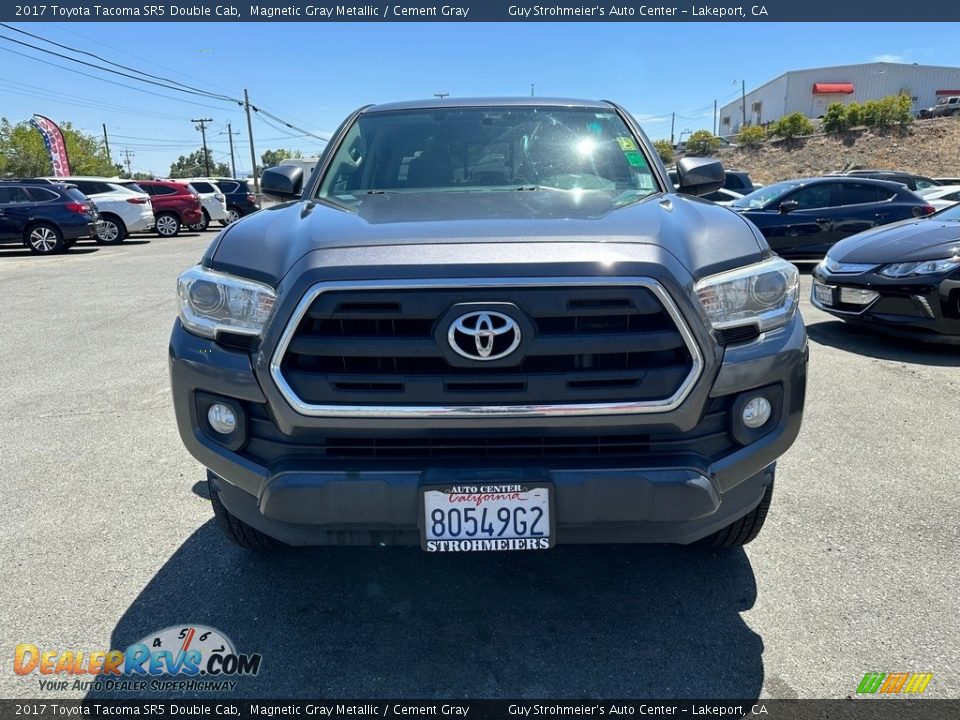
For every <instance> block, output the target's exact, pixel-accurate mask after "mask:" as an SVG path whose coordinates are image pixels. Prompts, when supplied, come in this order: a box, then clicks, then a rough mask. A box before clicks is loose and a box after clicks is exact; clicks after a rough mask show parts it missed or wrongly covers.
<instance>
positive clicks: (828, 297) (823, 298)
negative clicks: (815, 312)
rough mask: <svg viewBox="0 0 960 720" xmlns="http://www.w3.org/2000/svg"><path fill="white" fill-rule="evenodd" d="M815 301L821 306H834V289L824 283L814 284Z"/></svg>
mask: <svg viewBox="0 0 960 720" xmlns="http://www.w3.org/2000/svg"><path fill="white" fill-rule="evenodd" d="M813 299H814V300H816V301H817V302H818V303H820V304H821V305H833V288H832V287H831V286H830V285H824V284H823V283H818V282H814V283H813Z"/></svg>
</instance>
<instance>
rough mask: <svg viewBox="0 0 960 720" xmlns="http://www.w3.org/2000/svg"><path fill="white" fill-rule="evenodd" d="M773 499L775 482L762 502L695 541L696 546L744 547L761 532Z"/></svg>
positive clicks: (766, 492) (769, 486)
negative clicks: (719, 528)
mask: <svg viewBox="0 0 960 720" xmlns="http://www.w3.org/2000/svg"><path fill="white" fill-rule="evenodd" d="M772 499H773V482H772V481H771V482H770V484H769V485H768V486H767V489H766V491H764V493H763V498H762V499H761V500H760V504H759V505H757V506H756V507H755V508H754V509H753V510H751V511H750V512H748V513H747V514H746V515H744V516H743V517H742V518H740V519H739V520H736V521H734V522H732V523H730V524H729V525H727V526H726V527H725V528H723V529H721V530H717V532H715V533H713V535H707V537H705V538H703V540H700V541H698V542H697V543H695V546H696V547H701V548H709V549H719V548H732V547H742V546H743V545H746V544H747V543H749V542H750V541H751V540H753V539H755V538H756V537H757V535H759V534H760V530H761V528H763V523H764V521H765V520H766V519H767V513H768V512H769V511H770V502H771V501H772Z"/></svg>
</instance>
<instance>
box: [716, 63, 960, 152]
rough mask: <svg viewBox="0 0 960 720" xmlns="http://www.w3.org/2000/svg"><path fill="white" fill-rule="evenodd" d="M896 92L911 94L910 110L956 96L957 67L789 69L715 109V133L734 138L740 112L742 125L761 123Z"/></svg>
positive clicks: (814, 113) (813, 114) (881, 65)
mask: <svg viewBox="0 0 960 720" xmlns="http://www.w3.org/2000/svg"><path fill="white" fill-rule="evenodd" d="M900 94H903V95H909V96H910V100H911V101H912V103H913V110H914V112H916V111H917V110H919V109H920V108H925V107H930V106H931V105H933V104H934V103H936V101H937V98H938V97H941V96H943V95H960V68H956V67H941V66H936V65H917V64H913V65H908V64H905V63H887V62H874V63H863V64H862V65H838V66H836V67H823V68H812V69H810V70H791V71H790V72H786V73H784V74H783V75H781V76H780V77H778V78H775V79H773V80H770V81H769V82H767V83H765V84H763V85H761V86H760V87H758V88H757V89H756V90H752V91H750V92H748V93H747V94H746V98H737V99H736V100H734V101H733V102H731V103H728V104H727V105H724V106H723V107H722V108H720V113H719V115H720V117H719V127H718V133H719V134H720V135H734V134H736V133H737V132H738V131H739V130H740V126H741V125H742V124H743V122H744V113H743V111H744V109H745V110H746V121H747V123H749V124H751V125H764V124H766V123H771V122H774V121H776V120H779V119H780V118H781V117H783V116H784V115H790V114H791V113H795V112H799V113H803V114H804V115H806V116H807V117H809V118H818V117H821V116H822V115H823V114H824V113H825V112H826V110H827V106H829V105H831V104H832V103H835V102H842V103H851V102H857V103H862V102H865V101H866V100H879V99H880V98H883V97H886V96H887V95H900ZM744 100H745V102H744Z"/></svg>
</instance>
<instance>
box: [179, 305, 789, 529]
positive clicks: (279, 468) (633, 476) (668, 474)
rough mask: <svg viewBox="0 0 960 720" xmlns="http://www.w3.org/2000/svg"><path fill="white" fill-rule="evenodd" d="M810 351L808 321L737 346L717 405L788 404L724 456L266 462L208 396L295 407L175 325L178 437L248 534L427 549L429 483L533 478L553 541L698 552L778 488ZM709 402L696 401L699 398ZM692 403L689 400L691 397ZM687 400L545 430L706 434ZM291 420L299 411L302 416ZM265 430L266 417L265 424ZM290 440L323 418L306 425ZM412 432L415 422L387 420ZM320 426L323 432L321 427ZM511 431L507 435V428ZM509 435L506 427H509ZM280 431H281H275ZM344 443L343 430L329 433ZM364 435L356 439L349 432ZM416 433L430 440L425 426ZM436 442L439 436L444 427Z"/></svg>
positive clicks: (710, 382) (715, 382)
mask: <svg viewBox="0 0 960 720" xmlns="http://www.w3.org/2000/svg"><path fill="white" fill-rule="evenodd" d="M807 356H808V350H807V341H806V334H805V331H804V328H803V321H802V319H801V318H800V316H799V315H797V316H796V317H795V318H794V320H793V321H792V322H791V323H790V324H789V325H788V326H786V327H784V328H781V329H779V330H776V331H773V332H770V333H766V334H765V335H763V336H761V337H760V338H759V339H757V340H755V341H753V342H750V343H746V344H742V345H739V346H730V347H727V348H726V349H725V350H724V352H723V361H722V364H721V365H720V367H719V370H718V371H717V372H716V374H715V375H711V376H710V377H704V378H701V381H700V382H701V383H706V385H707V387H706V388H705V390H708V391H709V395H710V397H713V398H724V397H733V396H736V395H738V394H739V393H743V392H746V391H749V390H751V389H754V388H761V387H766V386H776V387H778V388H780V391H781V392H782V395H781V396H780V397H781V398H782V401H781V403H780V405H779V407H778V413H777V415H776V416H775V418H774V419H773V420H771V421H770V426H769V429H768V430H767V431H766V432H765V433H764V434H762V435H761V436H760V437H758V438H757V439H755V440H753V441H752V442H747V444H745V445H736V446H735V447H733V448H731V450H730V452H728V453H726V454H724V455H723V456H722V457H713V458H709V459H708V458H704V457H700V456H696V455H690V454H687V455H679V456H677V455H669V456H668V455H650V454H647V455H644V456H642V457H639V456H638V457H635V458H631V457H617V458H612V459H600V458H596V459H594V458H583V459H577V460H569V459H566V460H556V459H555V460H542V459H541V460H535V459H532V458H520V459H514V458H511V457H504V458H502V459H500V458H487V459H486V460H485V461H482V462H463V461H459V462H457V461H450V460H446V461H444V460H433V459H422V460H416V459H413V460H408V461H402V462H399V461H385V460H377V459H374V458H370V459H366V458H355V459H326V458H318V457H316V456H311V455H310V453H309V448H303V447H301V448H300V452H299V453H296V452H291V454H290V455H289V457H285V458H280V459H277V460H274V461H271V462H269V463H259V462H256V461H254V460H253V459H251V457H250V455H249V454H247V453H246V452H245V450H244V448H243V445H242V443H241V444H240V445H239V446H237V445H236V443H234V444H233V446H234V447H235V449H230V448H228V447H226V446H225V445H224V444H223V443H222V442H220V441H218V440H216V439H214V434H213V433H211V432H210V431H209V430H208V429H205V427H204V420H203V417H202V415H203V414H202V413H201V412H199V411H198V400H197V398H198V393H199V394H200V395H201V396H204V394H206V395H207V396H209V395H214V396H218V397H221V398H225V399H227V400H233V401H236V403H237V406H238V407H239V408H242V407H243V406H244V405H245V404H248V403H250V404H255V405H257V406H259V407H266V408H268V411H267V413H268V414H269V415H271V416H273V415H274V414H275V413H276V414H277V415H282V416H283V417H284V418H285V419H287V420H289V418H290V417H291V409H290V408H289V407H273V406H272V405H271V404H270V403H269V402H268V397H272V398H275V397H276V391H275V390H276V389H275V388H268V389H267V390H268V392H266V393H265V392H264V388H262V387H261V385H260V381H259V379H258V375H257V374H256V373H255V372H254V367H253V363H252V362H251V356H250V354H249V353H245V352H239V351H232V350H228V349H224V348H222V347H221V346H220V345H218V344H217V343H215V342H213V341H210V340H206V339H203V338H199V337H197V336H195V335H192V334H190V333H188V332H187V331H185V330H184V329H183V327H182V326H181V325H180V323H179V321H178V322H177V323H176V324H175V326H174V329H173V333H172V336H171V340H170V373H171V382H172V387H173V397H174V407H175V410H176V416H177V422H178V427H179V430H180V434H181V437H182V438H183V441H184V443H185V444H186V446H187V448H188V449H189V451H190V452H191V454H193V456H194V457H196V458H197V459H198V460H199V461H200V462H201V463H203V464H204V465H205V466H206V467H207V468H208V470H209V477H210V480H211V483H212V484H213V486H214V488H215V489H216V491H217V492H218V493H219V494H220V498H221V500H222V501H223V504H224V505H225V506H226V508H227V509H228V510H229V511H230V512H231V513H233V514H234V515H236V516H237V517H239V518H240V519H241V520H243V521H244V522H246V523H247V524H249V525H251V526H253V527H255V528H257V529H259V530H261V531H262V532H265V533H266V534H268V535H271V536H273V537H276V538H278V539H280V540H282V541H284V542H287V543H289V544H292V545H323V544H376V543H385V544H410V545H416V544H419V538H420V534H419V528H418V518H419V507H418V502H419V489H420V488H421V486H424V485H436V484H438V483H441V484H442V483H458V482H465V481H471V482H477V481H488V480H489V481H502V480H517V479H528V480H536V481H537V482H545V483H547V484H549V485H550V486H551V487H552V488H553V492H554V499H555V502H556V505H555V518H556V538H557V541H558V542H561V543H575V542H576V543H586V542H672V543H690V542H694V541H696V540H698V539H700V538H703V537H705V536H707V535H709V534H711V533H712V532H714V531H716V530H718V529H720V528H722V527H724V526H725V525H728V524H729V523H731V522H733V521H734V520H736V519H738V518H739V517H741V516H743V515H745V514H747V513H748V512H750V511H751V510H752V509H753V508H754V507H756V505H757V504H758V503H759V502H760V500H761V498H762V496H763V493H764V491H765V489H766V487H767V486H768V485H769V484H770V483H771V482H772V480H773V465H774V463H775V461H776V459H777V458H778V457H780V456H781V455H782V454H783V453H784V452H785V451H786V450H787V449H788V448H789V447H790V445H791V444H792V443H793V441H794V440H795V438H796V437H797V434H798V433H799V430H800V422H801V416H802V409H803V402H804V395H805V387H806V364H807ZM706 395H707V392H704V393H702V394H697V395H696V396H697V397H698V398H700V400H699V401H700V402H703V400H704V399H705V398H706ZM691 402H693V401H692V400H691ZM689 405H690V403H685V404H684V406H681V407H680V408H678V409H676V410H673V411H670V412H667V413H661V414H654V415H649V414H648V415H633V416H628V417H618V418H572V419H571V418H559V419H557V420H556V421H555V422H549V421H542V423H543V425H544V427H545V429H546V430H547V431H550V432H553V431H556V432H562V431H564V430H565V431H567V432H569V431H570V429H571V428H577V427H578V426H579V428H580V429H583V428H585V427H589V428H590V430H588V432H597V428H600V427H604V428H606V430H605V431H621V432H624V431H630V432H635V433H637V432H639V433H642V432H646V431H651V430H652V429H654V428H663V427H668V426H671V425H683V424H688V425H690V424H692V425H694V426H695V425H696V423H697V421H698V419H699V417H700V415H699V413H700V412H701V411H700V410H697V411H696V413H692V412H691V407H689ZM294 416H295V414H294ZM258 421H260V422H262V419H258ZM295 423H296V425H295V426H294V428H293V432H292V433H286V434H289V435H292V436H295V435H296V434H297V432H299V431H301V430H304V431H305V430H308V429H315V428H316V426H317V424H318V423H320V424H322V421H318V420H316V419H311V418H307V417H303V416H301V417H297V418H296V420H295ZM391 424H392V425H393V427H394V429H395V430H396V431H397V432H399V431H401V430H402V431H407V432H409V431H410V422H409V421H404V420H397V421H393V422H392V423H390V422H385V423H380V424H379V426H378V428H377V429H376V431H377V432H383V431H384V429H385V427H386V426H389V425H391ZM458 425H459V427H458V428H457V432H460V433H464V434H469V433H470V432H471V427H472V428H474V431H475V432H477V433H482V432H489V431H490V428H491V427H494V428H496V427H499V426H498V425H497V424H496V423H494V424H492V425H491V424H490V423H489V422H483V421H479V420H478V421H477V422H476V423H468V422H460V423H458ZM311 426H313V427H311ZM501 429H504V428H501ZM505 429H506V430H508V431H509V430H511V428H510V427H507V428H505ZM278 431H279V429H278ZM324 431H325V432H331V433H336V432H337V429H336V428H330V427H329V424H328V427H327V428H325V430H324ZM353 432H355V430H353ZM419 432H421V433H423V432H429V431H426V430H419ZM434 432H435V431H434Z"/></svg>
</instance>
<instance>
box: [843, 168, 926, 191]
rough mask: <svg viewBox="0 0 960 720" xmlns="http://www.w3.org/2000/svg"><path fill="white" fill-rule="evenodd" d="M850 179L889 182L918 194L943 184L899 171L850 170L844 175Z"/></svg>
mask: <svg viewBox="0 0 960 720" xmlns="http://www.w3.org/2000/svg"><path fill="white" fill-rule="evenodd" d="M844 175H846V176H848V177H862V178H870V179H871V180H889V181H890V182H896V183H900V184H901V185H906V186H907V187H908V188H910V189H911V190H913V191H914V192H916V191H917V190H926V189H927V188H931V187H936V186H938V185H940V184H941V183H939V182H937V181H936V180H934V179H932V178H928V177H925V176H923V175H914V174H913V173H908V172H900V171H899V170H848V171H847V172H845V173H844Z"/></svg>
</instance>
